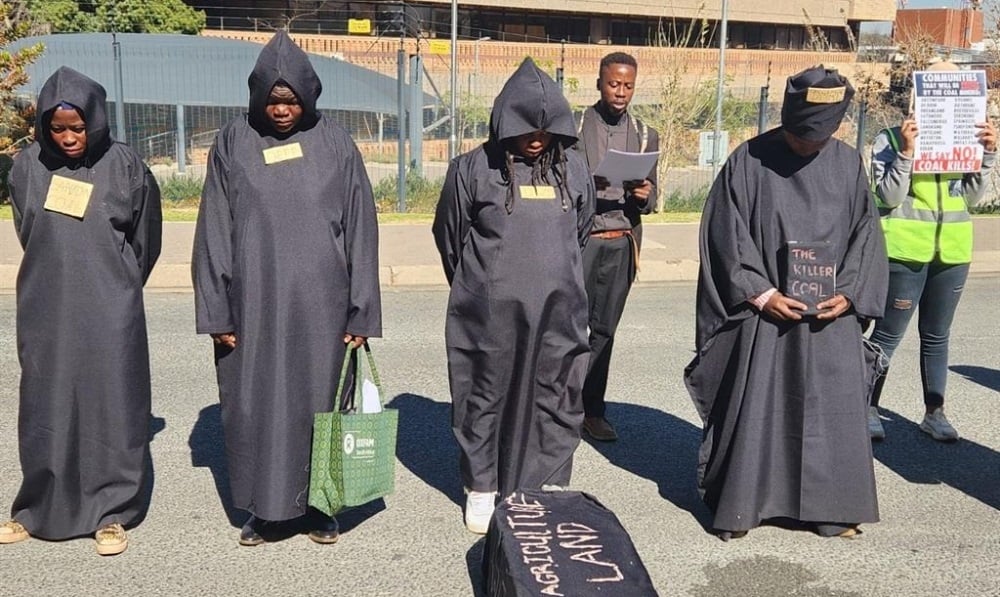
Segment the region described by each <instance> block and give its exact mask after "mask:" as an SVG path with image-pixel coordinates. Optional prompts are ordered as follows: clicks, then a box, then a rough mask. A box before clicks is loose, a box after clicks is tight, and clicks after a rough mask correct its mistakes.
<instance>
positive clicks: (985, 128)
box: [976, 120, 997, 151]
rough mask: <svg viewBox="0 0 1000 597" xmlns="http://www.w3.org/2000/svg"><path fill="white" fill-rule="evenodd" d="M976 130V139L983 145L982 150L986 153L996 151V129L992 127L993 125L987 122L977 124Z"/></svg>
mask: <svg viewBox="0 0 1000 597" xmlns="http://www.w3.org/2000/svg"><path fill="white" fill-rule="evenodd" d="M976 128H977V129H979V131H978V132H977V133H976V139H978V140H979V142H980V143H982V144H983V148H984V149H986V151H996V150H997V129H996V127H994V126H993V123H992V122H990V121H989V120H987V121H986V122H977V123H976Z"/></svg>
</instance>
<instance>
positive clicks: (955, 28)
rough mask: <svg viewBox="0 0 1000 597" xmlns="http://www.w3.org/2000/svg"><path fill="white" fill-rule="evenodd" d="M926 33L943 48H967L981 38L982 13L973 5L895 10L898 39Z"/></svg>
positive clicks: (895, 32)
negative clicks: (968, 6) (966, 6)
mask: <svg viewBox="0 0 1000 597" xmlns="http://www.w3.org/2000/svg"><path fill="white" fill-rule="evenodd" d="M916 36H927V37H929V38H930V39H931V40H932V42H931V43H933V44H935V45H939V46H943V47H946V48H962V49H970V48H973V47H975V46H976V45H977V44H980V43H981V42H982V41H983V12H982V11H981V10H976V9H974V8H927V9H908V10H899V11H897V12H896V23H895V25H894V27H893V37H894V38H895V40H896V41H897V42H899V41H905V40H907V39H912V38H914V37H916Z"/></svg>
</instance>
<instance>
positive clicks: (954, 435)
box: [920, 406, 958, 442]
mask: <svg viewBox="0 0 1000 597" xmlns="http://www.w3.org/2000/svg"><path fill="white" fill-rule="evenodd" d="M920 430H921V431H923V432H924V433H927V434H930V436H931V437H933V438H934V439H936V440H937V441H939V442H953V441H956V440H957V439H958V432H957V431H955V428H954V427H952V426H951V423H949V422H948V418H947V417H945V416H944V409H943V408H941V407H940V406H939V407H937V408H936V409H934V412H932V413H930V414H927V415H924V420H923V421H921V422H920Z"/></svg>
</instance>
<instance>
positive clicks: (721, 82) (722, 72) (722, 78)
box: [712, 0, 729, 179]
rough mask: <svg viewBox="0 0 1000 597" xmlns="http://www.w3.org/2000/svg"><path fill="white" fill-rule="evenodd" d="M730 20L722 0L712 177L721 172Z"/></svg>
mask: <svg viewBox="0 0 1000 597" xmlns="http://www.w3.org/2000/svg"><path fill="white" fill-rule="evenodd" d="M728 20H729V0H722V20H721V23H720V25H719V78H718V80H717V81H716V85H715V96H716V97H715V134H713V135H712V178H713V179H714V178H715V175H716V174H718V172H719V157H720V155H719V154H720V152H719V142H720V141H721V139H720V137H721V136H722V92H723V89H724V88H725V83H726V37H727V33H726V25H727V24H728Z"/></svg>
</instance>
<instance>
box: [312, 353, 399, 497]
mask: <svg viewBox="0 0 1000 597" xmlns="http://www.w3.org/2000/svg"><path fill="white" fill-rule="evenodd" d="M364 348H365V355H366V356H367V357H368V358H367V362H368V368H369V372H370V376H371V380H372V382H374V384H375V387H376V388H378V393H379V396H380V398H379V401H380V403H381V400H382V399H381V396H382V395H383V392H382V384H381V382H380V381H379V377H378V371H377V370H376V368H375V360H374V358H373V357H372V353H371V348H369V346H368V345H367V344H365V345H364ZM355 350H356V349H349V350H348V351H347V352H346V353H345V354H344V366H343V368H342V369H341V372H340V383H339V384H338V386H337V393H336V394H335V395H334V397H333V409H334V411H333V412H323V413H316V414H315V415H313V436H312V463H311V468H310V473H309V505H310V506H312V507H313V508H316V509H317V510H319V511H321V512H323V513H325V514H327V515H329V516H333V515H334V514H336V513H337V512H339V511H340V510H342V509H344V508H347V507H351V506H361V505H363V504H367V503H368V502H370V501H372V500H375V499H378V498H380V497H383V496H386V495H389V494H390V493H392V492H393V489H394V488H395V467H396V428H397V425H398V422H399V413H398V412H397V411H396V410H394V409H386V408H384V405H383V408H382V411H381V412H377V413H364V412H358V410H359V408H360V406H358V403H359V402H360V401H359V400H358V399H359V398H361V396H360V394H361V387H362V385H363V382H364V377H363V376H362V362H361V361H362V359H360V358H358V359H357V363H358V367H357V375H355V378H354V380H355V383H354V386H355V392H354V396H355V400H354V401H353V403H354V404H352V405H351V407H349V409H348V410H346V411H337V410H336V409H337V405H338V402H339V400H340V396H341V394H342V393H343V391H344V380H345V379H346V377H347V370H348V367H349V366H350V363H351V356H352V354H354V351H355Z"/></svg>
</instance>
